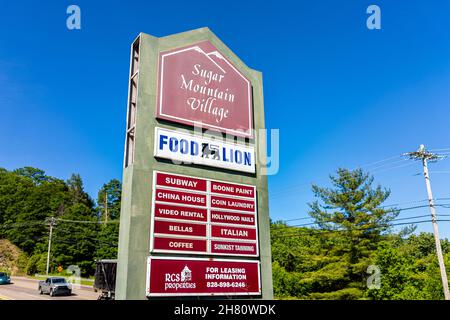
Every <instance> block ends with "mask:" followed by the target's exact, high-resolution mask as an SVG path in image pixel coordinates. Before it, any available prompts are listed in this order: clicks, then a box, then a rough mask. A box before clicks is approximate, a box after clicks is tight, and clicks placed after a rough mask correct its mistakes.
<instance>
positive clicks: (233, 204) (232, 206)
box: [211, 196, 255, 212]
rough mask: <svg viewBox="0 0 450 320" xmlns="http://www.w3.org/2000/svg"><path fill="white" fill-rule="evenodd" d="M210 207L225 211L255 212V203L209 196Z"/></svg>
mask: <svg viewBox="0 0 450 320" xmlns="http://www.w3.org/2000/svg"><path fill="white" fill-rule="evenodd" d="M211 207H212V208H220V209H227V210H239V211H248V212H255V201H254V200H242V199H235V198H225V197H218V196H211Z"/></svg>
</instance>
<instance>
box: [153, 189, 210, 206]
mask: <svg viewBox="0 0 450 320" xmlns="http://www.w3.org/2000/svg"><path fill="white" fill-rule="evenodd" d="M155 200H156V201H163V202H172V203H180V204H191V205H196V206H203V207H204V206H206V195H203V194H196V193H190V192H182V191H173V190H164V189H156V198H155Z"/></svg>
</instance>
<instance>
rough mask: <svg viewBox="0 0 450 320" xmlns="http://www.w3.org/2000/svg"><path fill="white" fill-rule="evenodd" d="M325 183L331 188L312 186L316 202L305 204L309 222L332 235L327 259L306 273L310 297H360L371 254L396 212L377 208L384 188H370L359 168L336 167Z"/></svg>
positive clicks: (385, 195) (370, 179) (386, 192)
mask: <svg viewBox="0 0 450 320" xmlns="http://www.w3.org/2000/svg"><path fill="white" fill-rule="evenodd" d="M330 179H331V183H332V188H322V187H319V186H317V185H313V187H312V190H313V192H314V195H315V196H316V197H317V198H319V200H316V201H314V202H312V203H310V204H309V206H310V208H311V210H310V212H309V214H310V216H311V217H312V218H313V219H314V222H315V223H316V224H317V225H318V226H319V228H320V229H321V230H324V231H328V232H330V233H331V234H332V236H331V239H330V241H329V242H328V244H329V247H328V248H327V249H328V254H327V255H328V256H329V257H330V261H329V262H328V263H325V264H324V265H323V266H322V267H321V268H320V269H318V270H315V271H314V273H313V274H312V275H311V276H312V279H311V280H312V281H318V283H317V292H316V293H315V294H314V295H313V296H312V297H314V298H319V299H320V298H336V299H341V298H342V299H346V298H351V299H354V298H362V297H363V294H364V290H365V286H366V283H365V278H366V270H367V267H368V266H369V265H370V264H371V260H372V255H373V252H374V251H375V250H376V248H377V246H378V243H379V242H380V241H381V239H382V238H381V235H382V233H383V232H386V231H387V230H388V229H389V222H390V221H391V220H392V219H394V218H395V217H396V216H397V215H398V211H397V210H395V209H387V208H384V207H382V204H383V203H384V201H385V200H386V199H387V198H388V197H389V193H390V192H389V190H386V189H383V188H381V186H376V187H374V186H373V177H371V176H369V174H366V173H364V172H363V171H362V170H360V169H357V170H354V171H350V170H347V169H338V170H337V174H336V175H335V176H330ZM332 257H336V258H337V257H338V258H339V259H334V260H333V259H332ZM317 275H319V279H316V276H317ZM321 279H322V280H321ZM324 280H325V281H324ZM350 289H351V290H350Z"/></svg>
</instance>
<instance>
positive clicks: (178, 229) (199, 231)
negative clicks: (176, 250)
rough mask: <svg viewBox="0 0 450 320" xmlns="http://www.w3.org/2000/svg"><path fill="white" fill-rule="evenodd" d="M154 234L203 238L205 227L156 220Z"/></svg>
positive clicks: (203, 225) (202, 225)
mask: <svg viewBox="0 0 450 320" xmlns="http://www.w3.org/2000/svg"><path fill="white" fill-rule="evenodd" d="M154 232H155V233H163V234H177V235H182V236H194V237H205V236H206V225H205V224H195V223H182V222H173V221H161V220H156V221H155V226H154Z"/></svg>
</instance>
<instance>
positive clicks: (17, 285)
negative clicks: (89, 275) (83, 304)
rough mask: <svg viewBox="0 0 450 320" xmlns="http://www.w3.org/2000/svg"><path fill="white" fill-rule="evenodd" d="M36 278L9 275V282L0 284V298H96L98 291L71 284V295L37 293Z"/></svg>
mask: <svg viewBox="0 0 450 320" xmlns="http://www.w3.org/2000/svg"><path fill="white" fill-rule="evenodd" d="M38 282H39V281H38V280H35V279H30V278H25V277H11V284H5V285H0V299H9V300H96V299H97V297H98V296H99V293H98V292H94V290H93V288H92V287H89V286H81V287H79V288H78V287H75V286H74V285H72V295H71V296H54V297H50V295H48V294H42V295H41V294H39V291H38Z"/></svg>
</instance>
